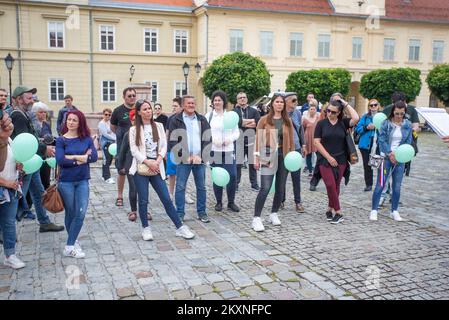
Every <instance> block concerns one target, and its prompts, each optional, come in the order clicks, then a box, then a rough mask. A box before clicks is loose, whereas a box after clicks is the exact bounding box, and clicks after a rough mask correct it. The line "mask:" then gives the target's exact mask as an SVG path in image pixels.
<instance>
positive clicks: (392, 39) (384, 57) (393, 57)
mask: <svg viewBox="0 0 449 320" xmlns="http://www.w3.org/2000/svg"><path fill="white" fill-rule="evenodd" d="M387 40H391V41H392V43H393V46H392V47H393V56H392V57H391V59H390V56H388V57H386V55H385V49H386V43H385V42H386V41H387ZM383 47H384V50H383V61H394V60H395V57H396V39H395V38H384V45H383ZM388 47H389V48H390V47H391V45H390V44H389V46H388ZM388 54H390V52H388ZM387 58H388V59H387Z"/></svg>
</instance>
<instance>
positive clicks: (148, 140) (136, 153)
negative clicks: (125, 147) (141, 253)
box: [129, 100, 195, 241]
mask: <svg viewBox="0 0 449 320" xmlns="http://www.w3.org/2000/svg"><path fill="white" fill-rule="evenodd" d="M135 109H136V114H135V126H133V127H131V128H130V129H129V145H130V148H131V154H132V155H133V162H132V165H131V168H130V169H129V173H130V174H131V175H134V183H135V184H136V188H137V198H138V203H139V217H140V221H141V223H142V227H143V231H142V238H143V240H145V241H150V240H153V234H152V232H151V227H150V226H149V224H148V216H147V210H148V185H149V184H150V183H151V186H152V187H153V189H154V191H156V193H157V195H158V197H159V199H160V200H161V202H162V204H163V205H164V208H165V212H166V213H167V215H168V216H169V217H170V219H171V220H172V221H173V223H174V225H175V226H176V229H177V230H176V236H178V237H183V238H185V239H192V238H193V237H194V236H195V235H194V234H193V233H192V231H190V229H189V227H187V226H186V225H183V223H182V221H181V219H180V218H179V215H178V214H177V213H176V209H175V207H174V205H173V203H172V202H171V200H170V195H169V193H168V189H167V185H166V184H165V181H164V180H165V168H164V163H163V161H162V160H163V159H164V157H165V154H166V153H167V138H166V135H165V130H164V126H163V125H162V123H159V122H156V121H154V120H153V108H152V107H151V103H150V102H148V101H146V100H139V101H137V102H136V104H135Z"/></svg>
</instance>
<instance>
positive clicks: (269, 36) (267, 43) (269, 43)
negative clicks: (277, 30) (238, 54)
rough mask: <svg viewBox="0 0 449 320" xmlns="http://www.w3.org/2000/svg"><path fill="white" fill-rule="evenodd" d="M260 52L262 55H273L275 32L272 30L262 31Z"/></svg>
mask: <svg viewBox="0 0 449 320" xmlns="http://www.w3.org/2000/svg"><path fill="white" fill-rule="evenodd" d="M260 54H261V55H262V56H272V55H273V32H271V31H261V32H260Z"/></svg>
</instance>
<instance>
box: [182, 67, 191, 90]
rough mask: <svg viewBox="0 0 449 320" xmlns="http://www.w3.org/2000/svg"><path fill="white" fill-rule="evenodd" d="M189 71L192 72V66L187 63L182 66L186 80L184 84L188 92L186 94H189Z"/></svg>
mask: <svg viewBox="0 0 449 320" xmlns="http://www.w3.org/2000/svg"><path fill="white" fill-rule="evenodd" d="M189 71H190V66H189V65H188V63H187V62H184V64H183V65H182V72H183V73H184V79H185V82H184V87H185V90H186V92H185V94H187V93H188V90H187V77H188V76H189Z"/></svg>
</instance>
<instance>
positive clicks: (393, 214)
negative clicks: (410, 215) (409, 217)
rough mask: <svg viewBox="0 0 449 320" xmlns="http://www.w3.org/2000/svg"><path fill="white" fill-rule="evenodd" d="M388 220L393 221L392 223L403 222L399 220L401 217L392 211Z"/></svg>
mask: <svg viewBox="0 0 449 320" xmlns="http://www.w3.org/2000/svg"><path fill="white" fill-rule="evenodd" d="M390 218H391V219H394V221H403V220H404V219H402V218H401V216H400V215H399V212H397V211H396V210H395V211H393V212H392V213H390Z"/></svg>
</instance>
